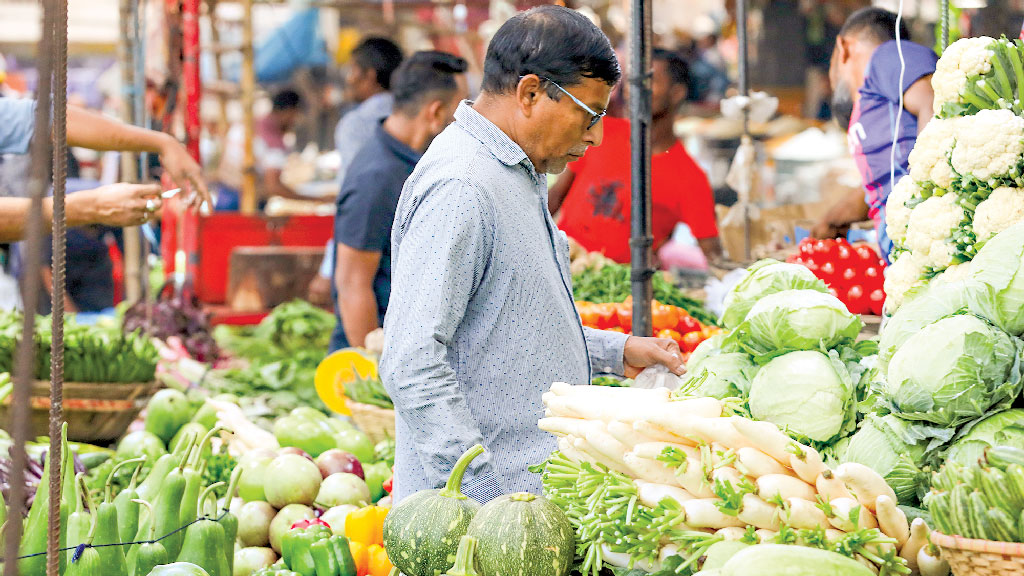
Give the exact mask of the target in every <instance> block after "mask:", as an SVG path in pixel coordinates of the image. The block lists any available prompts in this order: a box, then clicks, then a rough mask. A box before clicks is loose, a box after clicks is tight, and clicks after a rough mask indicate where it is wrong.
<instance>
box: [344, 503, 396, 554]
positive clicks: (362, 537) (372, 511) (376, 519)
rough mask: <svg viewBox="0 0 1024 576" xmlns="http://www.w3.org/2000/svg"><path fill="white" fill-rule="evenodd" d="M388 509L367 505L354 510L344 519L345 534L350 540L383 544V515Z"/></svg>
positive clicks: (368, 543) (367, 543) (366, 543)
mask: <svg viewBox="0 0 1024 576" xmlns="http://www.w3.org/2000/svg"><path fill="white" fill-rule="evenodd" d="M387 514H388V509H387V508H384V507H381V506H367V507H366V508H363V509H361V510H356V511H355V512H352V513H351V514H349V515H348V517H347V518H346V519H345V536H346V537H348V539H349V540H350V541H352V542H359V543H361V544H365V545H367V546H370V545H373V544H376V545H377V546H383V545H384V517H385V516H387Z"/></svg>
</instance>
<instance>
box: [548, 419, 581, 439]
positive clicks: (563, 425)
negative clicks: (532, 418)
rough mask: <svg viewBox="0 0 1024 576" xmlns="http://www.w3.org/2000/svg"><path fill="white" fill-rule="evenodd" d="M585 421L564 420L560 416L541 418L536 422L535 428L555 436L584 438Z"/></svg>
mask: <svg viewBox="0 0 1024 576" xmlns="http://www.w3.org/2000/svg"><path fill="white" fill-rule="evenodd" d="M586 423H587V421H586V420H580V419H578V418H564V417H560V416H556V417H552V418H541V419H540V420H538V421H537V427H538V428H540V429H541V430H543V431H545V432H550V433H552V434H554V435H555V436H570V435H571V436H585V435H586V428H585V427H584V425H585V424H586Z"/></svg>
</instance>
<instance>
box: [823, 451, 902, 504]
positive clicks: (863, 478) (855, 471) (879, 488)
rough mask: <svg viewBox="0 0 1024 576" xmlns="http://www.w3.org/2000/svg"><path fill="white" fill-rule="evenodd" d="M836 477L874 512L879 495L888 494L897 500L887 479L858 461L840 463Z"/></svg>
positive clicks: (894, 500) (893, 499)
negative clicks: (886, 481)
mask: <svg viewBox="0 0 1024 576" xmlns="http://www.w3.org/2000/svg"><path fill="white" fill-rule="evenodd" d="M835 474H836V478H838V479H840V480H842V482H843V484H846V488H847V489H849V490H850V493H851V494H853V495H854V497H855V498H857V501H858V502H860V503H861V504H863V505H864V506H866V507H867V508H868V509H870V510H871V511H872V512H874V511H875V500H876V499H877V498H878V497H879V496H882V495H884V496H888V497H889V498H890V499H891V500H892V501H893V502H896V500H897V499H896V492H894V491H893V489H892V488H891V487H890V486H889V485H888V484H886V483H885V480H884V479H883V478H882V477H881V476H879V474H878V472H875V471H874V470H872V469H871V468H868V467H867V466H865V465H863V464H858V463H856V462H846V463H844V464H840V465H839V467H838V468H836V471H835Z"/></svg>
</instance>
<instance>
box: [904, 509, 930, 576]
mask: <svg viewBox="0 0 1024 576" xmlns="http://www.w3.org/2000/svg"><path fill="white" fill-rule="evenodd" d="M927 544H928V524H926V523H925V521H924V519H922V518H915V519H914V521H913V522H911V523H910V538H909V539H908V540H907V543H906V544H904V545H903V547H902V548H900V558H903V559H904V560H906V561H907V567H908V568H910V570H911V572H917V571H918V567H917V554H918V553H919V552H920V551H921V548H924V547H925V546H926V545H927Z"/></svg>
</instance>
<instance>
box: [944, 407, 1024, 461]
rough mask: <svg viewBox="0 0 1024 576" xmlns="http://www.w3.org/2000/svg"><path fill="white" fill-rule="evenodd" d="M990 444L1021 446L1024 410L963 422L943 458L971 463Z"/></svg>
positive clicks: (1023, 439)
mask: <svg viewBox="0 0 1024 576" xmlns="http://www.w3.org/2000/svg"><path fill="white" fill-rule="evenodd" d="M990 446H1014V447H1016V448H1024V410H1019V409H1018V410H1006V411H1003V412H996V413H995V414H992V415H991V416H988V417H985V418H982V419H981V420H978V421H977V422H973V423H971V424H970V425H968V426H965V430H963V431H962V432H961V433H960V436H959V437H958V438H956V439H954V440H953V444H952V445H950V447H949V452H948V453H947V454H946V460H947V461H952V462H956V463H958V464H962V465H964V466H971V465H974V464H977V463H978V459H979V458H981V456H982V454H984V452H985V450H986V449H988V448H989V447H990Z"/></svg>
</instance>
